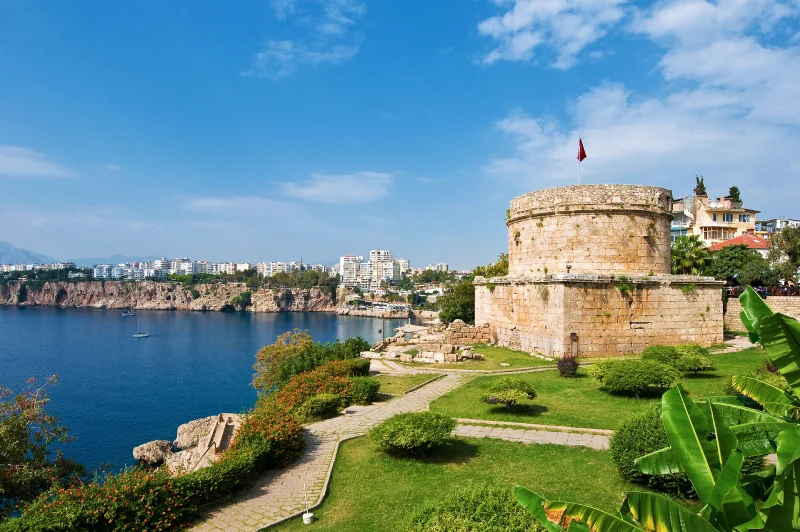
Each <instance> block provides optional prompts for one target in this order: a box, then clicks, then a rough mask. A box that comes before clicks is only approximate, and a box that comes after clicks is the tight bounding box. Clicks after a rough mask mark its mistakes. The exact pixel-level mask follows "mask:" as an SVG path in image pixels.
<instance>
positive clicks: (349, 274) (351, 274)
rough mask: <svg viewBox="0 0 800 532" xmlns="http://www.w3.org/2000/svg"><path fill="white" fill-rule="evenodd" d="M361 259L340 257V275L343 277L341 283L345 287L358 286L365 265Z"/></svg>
mask: <svg viewBox="0 0 800 532" xmlns="http://www.w3.org/2000/svg"><path fill="white" fill-rule="evenodd" d="M359 258H360V257H356V256H355V255H345V256H344V257H339V275H340V276H341V282H342V284H343V285H346V286H357V285H358V279H359V277H360V273H361V271H360V269H361V264H363V263H362V262H361V261H360V260H359Z"/></svg>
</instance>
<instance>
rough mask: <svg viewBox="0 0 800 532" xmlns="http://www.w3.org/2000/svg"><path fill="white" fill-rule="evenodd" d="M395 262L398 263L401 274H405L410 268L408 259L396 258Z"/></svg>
mask: <svg viewBox="0 0 800 532" xmlns="http://www.w3.org/2000/svg"><path fill="white" fill-rule="evenodd" d="M397 264H399V265H400V274H401V275H405V274H406V272H407V271H408V270H410V269H411V266H410V264H409V263H408V259H397Z"/></svg>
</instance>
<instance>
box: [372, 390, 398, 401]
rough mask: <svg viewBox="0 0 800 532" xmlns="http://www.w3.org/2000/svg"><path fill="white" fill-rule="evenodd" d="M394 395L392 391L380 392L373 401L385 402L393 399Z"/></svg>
mask: <svg viewBox="0 0 800 532" xmlns="http://www.w3.org/2000/svg"><path fill="white" fill-rule="evenodd" d="M393 397H394V395H392V394H390V393H383V392H378V395H376V396H375V400H374V401H373V402H375V403H383V402H384V401H388V400H389V399H391V398H393Z"/></svg>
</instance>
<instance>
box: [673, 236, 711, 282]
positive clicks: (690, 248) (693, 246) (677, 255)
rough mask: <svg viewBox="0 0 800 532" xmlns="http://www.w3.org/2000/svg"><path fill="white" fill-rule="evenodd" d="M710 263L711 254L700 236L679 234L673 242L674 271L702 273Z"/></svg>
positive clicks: (677, 272)
mask: <svg viewBox="0 0 800 532" xmlns="http://www.w3.org/2000/svg"><path fill="white" fill-rule="evenodd" d="M710 263H711V254H710V253H709V252H708V248H706V245H705V244H704V243H703V241H702V240H700V237H699V236H697V235H684V236H679V237H678V238H677V239H676V240H675V242H674V243H673V244H672V273H674V274H676V275H701V274H702V273H703V270H705V268H706V266H708V265H709V264H710Z"/></svg>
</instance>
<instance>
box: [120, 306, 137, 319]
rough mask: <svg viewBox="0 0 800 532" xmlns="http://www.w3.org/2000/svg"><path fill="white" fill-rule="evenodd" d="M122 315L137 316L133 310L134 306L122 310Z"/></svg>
mask: <svg viewBox="0 0 800 532" xmlns="http://www.w3.org/2000/svg"><path fill="white" fill-rule="evenodd" d="M122 316H123V317H128V316H136V313H135V312H134V311H133V309H132V308H129V309H128V310H125V311H123V312H122Z"/></svg>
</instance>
